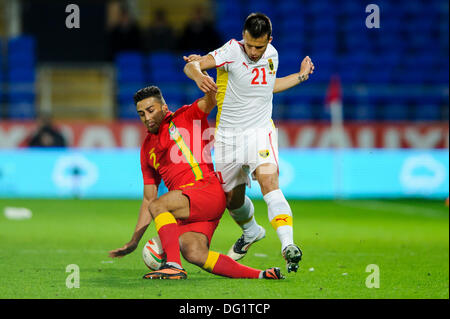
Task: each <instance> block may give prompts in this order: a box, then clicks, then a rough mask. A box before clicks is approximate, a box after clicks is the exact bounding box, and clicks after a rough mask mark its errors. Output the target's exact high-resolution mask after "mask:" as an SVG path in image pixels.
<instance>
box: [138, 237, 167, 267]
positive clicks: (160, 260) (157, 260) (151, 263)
mask: <svg viewBox="0 0 450 319" xmlns="http://www.w3.org/2000/svg"><path fill="white" fill-rule="evenodd" d="M142 258H143V259H144V263H145V264H146V265H147V267H148V268H150V269H151V270H158V269H160V268H161V266H163V265H164V264H165V263H166V253H165V252H164V250H163V247H162V245H161V240H160V239H159V237H158V236H155V237H153V238H152V239H150V240H149V241H148V242H146V243H145V246H144V249H143V250H142Z"/></svg>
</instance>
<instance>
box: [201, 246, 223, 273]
mask: <svg viewBox="0 0 450 319" xmlns="http://www.w3.org/2000/svg"><path fill="white" fill-rule="evenodd" d="M219 256H220V254H219V253H216V252H215V251H211V250H210V251H209V252H208V258H207V259H206V262H205V264H204V265H203V267H202V268H203V269H205V270H206V271H208V272H212V271H213V269H214V266H215V265H216V263H217V260H219Z"/></svg>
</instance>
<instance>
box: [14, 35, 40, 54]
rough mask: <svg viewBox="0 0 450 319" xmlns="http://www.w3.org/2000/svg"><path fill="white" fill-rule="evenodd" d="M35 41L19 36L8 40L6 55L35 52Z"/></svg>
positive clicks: (27, 36)
mask: <svg viewBox="0 0 450 319" xmlns="http://www.w3.org/2000/svg"><path fill="white" fill-rule="evenodd" d="M35 50H36V40H35V39H34V37H32V36H30V35H21V36H17V37H13V38H9V39H8V54H17V53H20V52H35Z"/></svg>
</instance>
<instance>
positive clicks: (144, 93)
mask: <svg viewBox="0 0 450 319" xmlns="http://www.w3.org/2000/svg"><path fill="white" fill-rule="evenodd" d="M149 97H154V98H156V99H158V100H159V101H160V102H161V103H162V104H166V102H165V101H164V98H163V96H162V93H161V90H160V89H159V87H157V86H154V85H152V86H147V87H145V88H143V89H140V90H139V91H137V92H136V93H135V94H134V96H133V99H134V104H138V102H140V101H142V100H145V99H147V98H149Z"/></svg>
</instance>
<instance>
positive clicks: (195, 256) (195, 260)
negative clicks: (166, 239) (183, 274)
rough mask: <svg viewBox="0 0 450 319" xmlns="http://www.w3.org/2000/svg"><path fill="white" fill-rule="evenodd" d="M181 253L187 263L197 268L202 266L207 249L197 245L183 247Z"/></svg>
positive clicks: (206, 255)
mask: <svg viewBox="0 0 450 319" xmlns="http://www.w3.org/2000/svg"><path fill="white" fill-rule="evenodd" d="M181 253H182V255H183V257H184V259H186V260H187V261H188V262H189V263H191V264H194V265H197V266H199V267H201V266H203V265H204V264H205V262H206V259H207V258H208V248H207V247H206V246H202V245H200V244H199V243H195V244H189V245H186V246H183V248H182V249H181Z"/></svg>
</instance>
